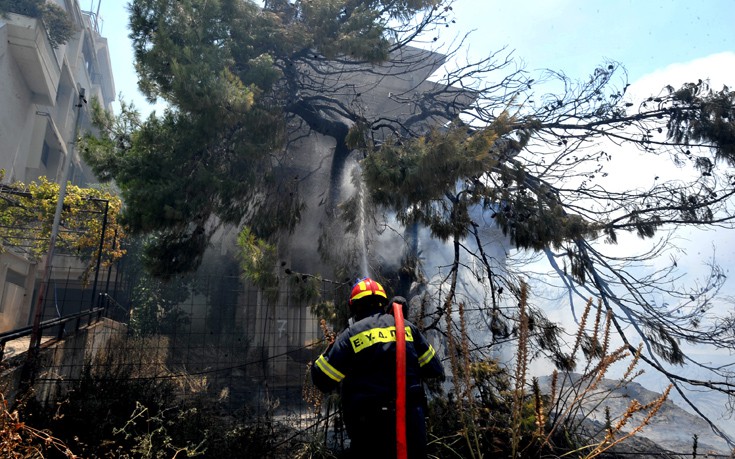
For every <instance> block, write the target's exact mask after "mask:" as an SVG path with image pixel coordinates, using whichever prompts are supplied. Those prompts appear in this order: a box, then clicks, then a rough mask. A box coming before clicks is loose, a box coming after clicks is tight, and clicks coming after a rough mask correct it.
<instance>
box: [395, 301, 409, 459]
mask: <svg viewBox="0 0 735 459" xmlns="http://www.w3.org/2000/svg"><path fill="white" fill-rule="evenodd" d="M393 317H394V318H395V322H396V454H397V455H396V457H397V459H406V457H407V454H408V453H407V451H408V449H407V444H406V328H405V325H404V322H403V306H402V305H401V304H400V303H393Z"/></svg>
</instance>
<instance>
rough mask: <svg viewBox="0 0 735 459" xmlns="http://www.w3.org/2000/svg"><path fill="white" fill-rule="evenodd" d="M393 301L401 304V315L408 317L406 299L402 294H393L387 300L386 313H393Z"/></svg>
mask: <svg viewBox="0 0 735 459" xmlns="http://www.w3.org/2000/svg"><path fill="white" fill-rule="evenodd" d="M393 303H398V304H400V305H401V306H402V310H403V317H408V301H406V299H405V298H403V297H402V296H394V297H393V298H391V299H390V302H388V314H393Z"/></svg>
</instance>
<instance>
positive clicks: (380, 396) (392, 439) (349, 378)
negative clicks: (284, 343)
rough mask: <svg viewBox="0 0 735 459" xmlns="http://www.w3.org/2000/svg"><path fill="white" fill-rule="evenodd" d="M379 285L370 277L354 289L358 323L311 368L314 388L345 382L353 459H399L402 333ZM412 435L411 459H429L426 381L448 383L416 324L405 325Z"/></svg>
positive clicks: (408, 415)
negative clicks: (423, 382) (398, 389)
mask: <svg viewBox="0 0 735 459" xmlns="http://www.w3.org/2000/svg"><path fill="white" fill-rule="evenodd" d="M387 300H388V297H387V295H386V293H385V290H384V289H383V286H381V285H380V284H379V283H378V282H376V281H374V280H372V279H370V278H365V279H361V280H359V281H358V282H357V283H356V284H355V285H354V286H353V288H352V293H351V294H350V300H349V307H350V314H351V316H352V317H353V318H354V323H353V324H352V325H350V326H349V327H348V328H347V329H346V330H345V331H343V332H342V333H341V334H340V335H339V336H338V337H337V339H336V340H335V341H334V343H333V344H332V345H330V346H329V347H328V348H327V350H326V351H324V353H323V354H322V355H321V356H319V358H318V359H317V360H316V362H315V363H314V365H313V366H312V368H311V377H312V381H313V382H314V385H315V386H316V387H317V388H319V389H320V390H321V391H323V392H329V391H331V390H333V389H335V388H337V386H338V385H339V384H340V383H341V388H342V411H343V415H344V422H345V427H346V428H347V434H348V436H349V437H350V452H351V455H350V457H353V458H363V457H364V458H370V459H376V458H395V457H396V416H395V408H396V405H395V404H396V329H395V319H394V317H393V315H392V314H390V313H388V312H386V305H392V304H393V303H394V302H398V303H399V304H401V305H403V310H405V309H406V308H405V305H406V300H405V299H403V298H401V297H394V298H393V299H392V300H391V302H390V303H388V301H387ZM405 329H406V332H405V341H406V386H407V387H406V431H407V435H406V436H407V443H408V457H409V458H422V459H423V458H425V457H426V419H425V415H424V411H425V405H426V396H425V394H424V390H423V387H422V385H421V380H422V379H424V378H443V377H444V369H443V367H442V365H441V362H439V359H438V358H437V357H436V356H435V352H434V348H433V347H432V346H431V344H429V343H428V342H427V341H426V338H425V337H424V336H423V335H422V334H421V333H420V332H419V330H418V329H417V328H416V326H415V325H413V324H412V323H410V322H409V321H408V320H406V321H405Z"/></svg>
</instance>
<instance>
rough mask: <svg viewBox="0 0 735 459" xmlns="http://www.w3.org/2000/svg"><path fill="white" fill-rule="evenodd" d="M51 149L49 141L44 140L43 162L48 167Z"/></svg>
mask: <svg viewBox="0 0 735 459" xmlns="http://www.w3.org/2000/svg"><path fill="white" fill-rule="evenodd" d="M36 151H38V150H36ZM50 151H51V147H49V146H48V143H46V141H44V142H43V149H42V150H41V163H42V164H43V165H44V167H48V157H49V152H50Z"/></svg>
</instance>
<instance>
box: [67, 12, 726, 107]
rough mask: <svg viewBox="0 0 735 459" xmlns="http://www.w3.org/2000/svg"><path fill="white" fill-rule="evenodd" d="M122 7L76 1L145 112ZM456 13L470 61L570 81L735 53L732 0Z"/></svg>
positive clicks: (122, 87)
mask: <svg viewBox="0 0 735 459" xmlns="http://www.w3.org/2000/svg"><path fill="white" fill-rule="evenodd" d="M127 3H128V2H127V1H125V0H80V5H81V6H82V8H83V9H88V10H91V11H97V7H98V5H100V9H99V11H100V19H101V21H102V33H103V35H104V36H106V37H107V38H108V40H109V42H110V53H111V56H112V61H113V73H114V75H115V86H116V88H117V92H118V93H122V95H123V97H124V98H125V99H126V100H133V101H134V102H135V104H136V105H137V106H139V107H140V108H144V106H145V105H146V104H145V101H144V99H143V98H142V97H141V96H140V95H139V94H138V91H137V86H136V76H135V71H134V69H133V65H132V59H133V57H132V51H131V47H130V40H129V39H128V37H127V35H128V30H127V24H128V20H127V10H126V7H125V5H127ZM454 13H455V14H456V18H455V19H456V24H454V25H453V26H452V27H450V28H448V29H445V30H444V31H443V35H442V37H441V38H442V40H448V39H449V38H451V37H452V36H453V35H454V34H455V33H457V34H463V33H465V32H468V31H471V30H474V32H473V33H472V35H471V38H470V41H469V45H470V51H471V52H472V53H473V55H475V56H484V55H486V54H487V53H488V52H489V51H492V50H497V49H499V48H501V47H503V46H507V47H508V49H509V50H514V55H515V56H516V57H517V58H519V59H522V60H523V61H524V62H525V64H526V68H527V69H528V70H532V71H533V70H536V69H544V68H551V69H554V70H561V71H563V72H564V73H566V74H567V75H568V76H570V77H573V78H584V77H585V76H586V75H588V74H589V73H590V72H591V71H592V69H594V67H595V65H597V64H600V63H601V62H602V61H603V60H604V59H612V60H616V61H619V62H622V63H623V64H624V66H625V67H626V68H627V70H628V73H629V77H630V81H631V82H633V81H635V80H637V79H638V78H640V77H642V76H644V75H646V74H649V73H652V72H654V71H657V70H661V69H663V68H665V67H667V66H669V65H671V64H675V63H686V62H689V61H692V60H694V59H697V58H702V57H706V56H710V55H713V54H717V53H722V52H733V53H735V28H733V27H732V19H733V18H735V0H700V1H696V2H694V1H691V0H644V1H641V0H636V1H634V0H513V1H500V0H458V1H457V2H455V5H454ZM733 80H735V75H733ZM733 83H735V81H733ZM734 85H735V84H734ZM146 111H147V110H146Z"/></svg>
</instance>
